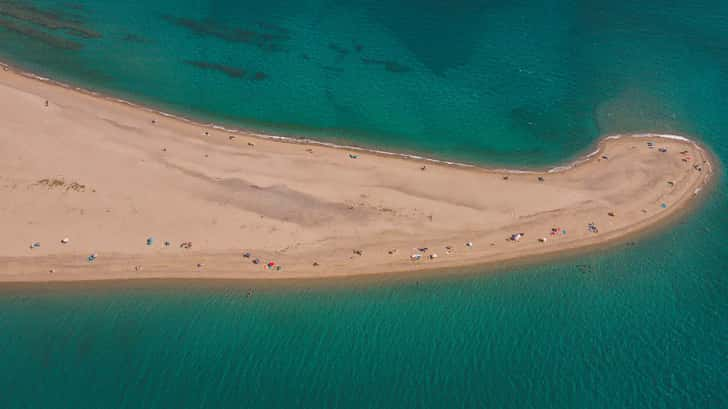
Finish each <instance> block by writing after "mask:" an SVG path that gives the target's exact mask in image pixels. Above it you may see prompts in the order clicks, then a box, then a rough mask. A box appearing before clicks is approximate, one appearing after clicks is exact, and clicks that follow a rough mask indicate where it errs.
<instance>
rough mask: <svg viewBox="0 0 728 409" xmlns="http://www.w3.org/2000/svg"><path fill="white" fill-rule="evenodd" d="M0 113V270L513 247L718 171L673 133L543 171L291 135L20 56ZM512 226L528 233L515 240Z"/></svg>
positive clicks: (484, 258) (468, 259) (634, 209)
mask: <svg viewBox="0 0 728 409" xmlns="http://www.w3.org/2000/svg"><path fill="white" fill-rule="evenodd" d="M46 101H48V106H46ZM0 112H1V113H2V127H1V128H0V231H1V232H2V234H0V281H73V280H99V279H126V278H152V277H156V278H172V277H174V278H200V277H203V278H294V277H295V278H306V277H327V276H344V275H361V274H375V273H385V272H410V271H421V270H429V269H445V268H453V267H464V266H472V265H477V264H489V263H496V262H503V261H506V260H514V259H522V258H524V257H528V256H535V255H545V254H554V253H559V252H564V251H567V250H569V251H571V250H574V249H579V248H586V247H588V246H594V245H600V244H603V243H606V242H608V241H614V240H615V239H620V238H621V239H624V238H625V237H626V236H627V235H629V234H632V233H634V232H637V231H640V230H643V229H645V228H648V227H650V226H654V225H657V224H662V223H666V221H667V218H668V217H669V216H670V215H674V214H676V213H677V212H679V211H680V209H684V208H685V207H686V206H689V205H690V204H691V203H693V202H695V201H696V200H697V199H696V196H699V194H698V192H700V190H701V189H702V188H703V187H704V186H705V185H706V184H707V183H708V182H709V179H710V177H711V175H712V174H713V171H714V170H713V169H712V167H711V164H710V163H709V158H710V156H709V155H708V153H707V152H705V151H704V150H703V149H701V148H700V147H699V146H698V145H697V144H695V143H693V142H691V141H688V140H681V139H677V138H669V137H665V136H659V135H636V136H634V135H633V136H621V137H610V138H605V139H603V140H602V141H601V142H600V143H599V145H598V152H597V153H595V154H593V155H591V156H590V157H588V158H585V159H584V160H582V161H580V163H578V164H576V165H575V166H573V167H570V168H568V169H564V168H558V169H555V170H554V171H551V172H548V171H544V172H531V173H512V172H507V171H503V170H488V169H482V168H475V167H464V166H453V165H447V164H437V163H434V162H426V161H422V160H415V159H405V158H402V157H397V156H392V155H383V154H375V153H371V152H365V151H354V150H351V149H347V148H334V147H328V146H321V145H316V144H305V143H286V142H279V141H275V140H270V139H268V140H267V139H262V138H260V137H256V136H255V135H252V134H246V133H245V132H239V133H231V132H229V131H224V130H220V129H215V128H212V127H210V126H205V125H200V124H194V123H190V122H186V121H182V120H178V119H174V118H171V117H166V116H163V115H161V114H159V113H155V112H153V111H150V110H147V109H143V108H140V107H134V106H131V105H129V104H125V103H121V102H117V101H112V100H109V99H105V98H101V97H98V96H94V95H90V94H88V93H83V92H79V91H76V90H72V89H69V88H66V87H61V86H58V85H55V84H52V83H48V82H43V81H39V80H37V79H33V78H28V77H26V76H23V75H20V74H19V73H16V72H13V70H3V71H0ZM231 136H234V137H233V138H231ZM648 142H651V143H653V144H654V147H652V148H650V147H648ZM661 148H662V149H666V150H667V151H666V152H661V151H660V149H661ZM681 152H685V153H681ZM350 154H354V155H358V157H356V158H352V157H350ZM604 157H606V158H608V159H605V158H604ZM423 166H426V169H425V170H422V167H423ZM506 177H507V179H505V178H506ZM539 177H542V178H543V181H540V180H539ZM663 203H664V207H663ZM610 213H612V214H613V216H612V215H610ZM589 223H594V224H595V225H596V227H597V228H598V232H591V231H589V229H588V224H589ZM552 228H557V230H556V234H553V235H552V234H551V232H552ZM564 232H565V234H564ZM514 233H525V235H524V236H523V237H522V238H521V239H520V240H519V241H511V240H508V238H509V237H510V236H511V235H512V234H514ZM149 237H153V238H154V242H153V244H152V245H147V243H146V241H147V238H149ZM64 238H68V239H69V241H68V243H65V244H64V243H61V240H62V239H64ZM539 238H545V239H546V241H545V242H540V241H539V240H538V239H539ZM165 241H168V242H169V243H170V245H169V246H165V245H164V242H165ZM35 242H38V243H39V244H40V247H38V248H31V247H32V246H31V245H32V243H35ZM183 242H191V248H182V247H180V244H181V243H183ZM468 242H472V246H467V245H466V243H468ZM425 247H426V248H427V250H426V251H420V250H418V249H421V248H425ZM448 247H449V250H448ZM245 252H249V253H251V257H250V258H245V257H243V253H245ZM93 253H96V254H97V258H96V260H95V261H93V262H89V261H88V259H87V257H88V256H89V255H90V254H93ZM414 254H419V255H421V259H420V260H418V261H413V260H412V259H411V256H412V255H414ZM434 254H437V257H436V258H434V259H432V258H430V256H431V255H434ZM254 259H259V260H260V264H254V263H253V260H254ZM270 261H274V262H275V263H276V266H281V269H280V270H279V269H276V268H267V267H266V264H267V263H268V262H270ZM314 263H316V264H314Z"/></svg>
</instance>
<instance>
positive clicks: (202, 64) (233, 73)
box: [185, 61, 245, 78]
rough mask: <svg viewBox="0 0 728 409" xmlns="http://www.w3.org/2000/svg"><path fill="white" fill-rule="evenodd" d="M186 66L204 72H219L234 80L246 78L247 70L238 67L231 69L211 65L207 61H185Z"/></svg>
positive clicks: (221, 65)
mask: <svg viewBox="0 0 728 409" xmlns="http://www.w3.org/2000/svg"><path fill="white" fill-rule="evenodd" d="M185 64H189V65H192V66H194V67H197V68H201V69H203V70H212V71H218V72H221V73H223V74H225V75H227V76H228V77H232V78H243V77H245V70H243V69H240V68H237V67H231V66H229V65H223V64H217V63H211V62H206V61H185Z"/></svg>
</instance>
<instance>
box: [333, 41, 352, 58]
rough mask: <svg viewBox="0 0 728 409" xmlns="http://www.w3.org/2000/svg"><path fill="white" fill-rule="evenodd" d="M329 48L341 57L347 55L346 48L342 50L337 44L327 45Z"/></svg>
mask: <svg viewBox="0 0 728 409" xmlns="http://www.w3.org/2000/svg"><path fill="white" fill-rule="evenodd" d="M329 48H330V49H332V50H334V51H335V52H337V53H339V54H340V55H342V56H343V55H347V54H349V50H347V49H346V48H344V47H342V46H340V45H338V44H335V43H329Z"/></svg>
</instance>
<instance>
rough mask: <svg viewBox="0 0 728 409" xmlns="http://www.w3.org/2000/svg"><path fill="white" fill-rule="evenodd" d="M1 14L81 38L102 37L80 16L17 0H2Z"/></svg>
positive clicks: (0, 4) (0, 2)
mask: <svg viewBox="0 0 728 409" xmlns="http://www.w3.org/2000/svg"><path fill="white" fill-rule="evenodd" d="M0 15H3V16H5V17H8V18H11V19H13V20H16V21H17V22H18V23H26V24H29V25H31V26H36V27H37V28H40V27H42V28H44V29H47V30H60V31H64V32H65V33H66V34H69V35H72V36H75V37H79V38H87V39H88V38H99V37H101V34H100V33H98V32H96V31H94V30H91V29H89V28H88V27H85V26H84V25H83V24H82V21H81V19H80V18H78V17H74V16H70V15H68V14H66V13H62V12H58V11H51V10H44V9H40V8H38V7H35V6H31V5H27V4H21V3H19V2H16V1H11V0H0ZM37 28H33V30H37ZM33 38H36V37H33Z"/></svg>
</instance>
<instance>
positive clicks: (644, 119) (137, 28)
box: [0, 0, 728, 409]
mask: <svg viewBox="0 0 728 409" xmlns="http://www.w3.org/2000/svg"><path fill="white" fill-rule="evenodd" d="M612 3H617V4H612ZM0 59H1V60H5V61H9V62H12V63H13V64H14V65H17V66H20V67H22V68H24V69H26V70H28V71H32V72H36V73H38V74H40V75H43V76H47V77H50V78H53V79H56V80H60V81H63V82H68V83H71V84H75V85H79V86H83V87H86V88H90V89H93V90H97V91H102V92H106V93H109V94H112V95H115V96H119V97H122V98H126V99H129V100H133V101H136V102H140V103H143V104H148V105H151V106H155V107H159V108H160V109H162V110H166V111H171V112H175V113H179V114H183V115H186V116H190V117H194V118H198V119H201V120H205V121H214V122H217V123H223V124H227V125H234V126H239V127H247V128H253V129H257V130H263V131H267V132H272V133H276V134H285V135H293V136H306V137H312V138H317V139H322V140H328V141H336V142H345V143H355V144H358V145H364V146H370V147H377V148H384V149H388V150H396V151H404V152H413V153H423V154H426V155H429V156H434V157H438V158H444V159H451V160H459V161H466V162H472V163H480V164H498V165H508V166H514V167H529V166H546V165H555V164H558V163H561V162H564V161H567V160H569V159H571V158H573V157H574V156H576V155H579V154H581V153H583V152H585V151H588V150H590V148H591V147H592V145H593V144H594V142H595V141H596V139H597V138H598V137H599V136H600V135H603V134H610V133H620V132H634V131H658V132H670V133H681V134H686V135H689V136H691V137H694V138H696V139H698V140H700V141H702V142H703V143H704V144H705V145H706V146H708V147H709V148H711V149H712V151H713V152H714V153H715V154H716V155H717V157H718V159H719V160H720V161H722V162H723V163H725V162H726V161H728V112H727V109H728V2H725V1H709V0H698V1H690V2H675V1H668V0H645V1H641V2H636V1H620V2H595V1H576V0H574V1H568V0H558V1H556V0H555V1H547V2H536V1H522V0H516V1H497V0H496V1H472V0H452V1H449V2H444V1H434V0H420V1H416V2H415V1H410V0H401V1H398V2H397V1H384V0H338V1H324V0H308V1H300V2H255V1H250V0H237V1H233V0H176V1H173V0H153V1H144V2H142V1H139V0H127V1H123V2H122V1H112V0H86V1H79V0H67V1H50V0H27V1H21V0H0ZM1 118H2V114H1V113H0V119H1ZM721 167H722V164H721ZM721 173H723V172H721ZM0 230H1V226H0ZM726 243H728V184H727V183H726V178H725V177H723V176H722V175H721V176H719V178H718V181H717V183H716V186H715V188H714V189H713V190H712V191H711V192H706V195H705V200H703V201H702V203H701V204H700V205H699V206H698V208H697V209H696V210H695V211H694V212H692V213H691V214H689V215H687V216H686V217H684V218H682V219H681V220H680V221H679V222H677V223H676V224H675V225H673V226H670V228H666V229H663V230H658V231H656V232H653V233H650V234H649V235H647V236H645V237H640V238H638V239H636V245H634V246H626V245H624V244H618V245H616V246H614V247H612V248H610V249H607V250H603V251H593V252H591V253H588V254H583V255H580V256H569V257H566V258H563V259H562V260H560V261H551V262H548V263H544V264H541V265H533V266H524V267H508V268H505V267H504V268H501V269H498V270H497V271H494V272H493V271H491V272H487V273H485V272H482V271H471V272H462V273H459V274H447V275H444V276H440V277H423V276H412V277H406V276H405V277H387V278H374V279H360V280H343V281H336V282H333V283H332V282H323V283H322V282H293V283H285V284H270V283H260V282H247V283H210V282H207V283H204V282H174V283H170V282H166V283H158V282H155V283H150V282H131V283H114V284H108V283H107V284H93V285H90V284H89V285H86V284H84V285H80V284H75V285H63V286H57V285H54V286H50V285H49V286H45V285H32V286H26V285H19V286H18V285H13V286H9V285H4V286H0V408H74V409H81V408H203V407H204V408H283V407H286V408H288V407H301V408H323V407H326V408H365V407H366V408H390V407H391V408H409V407H423V408H430V407H433V408H434V407H442V408H466V407H467V408H470V407H473V408H474V407H478V408H480V407H486V408H710V409H712V408H728V249H727V247H726ZM249 293H250V296H248V294H249Z"/></svg>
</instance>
